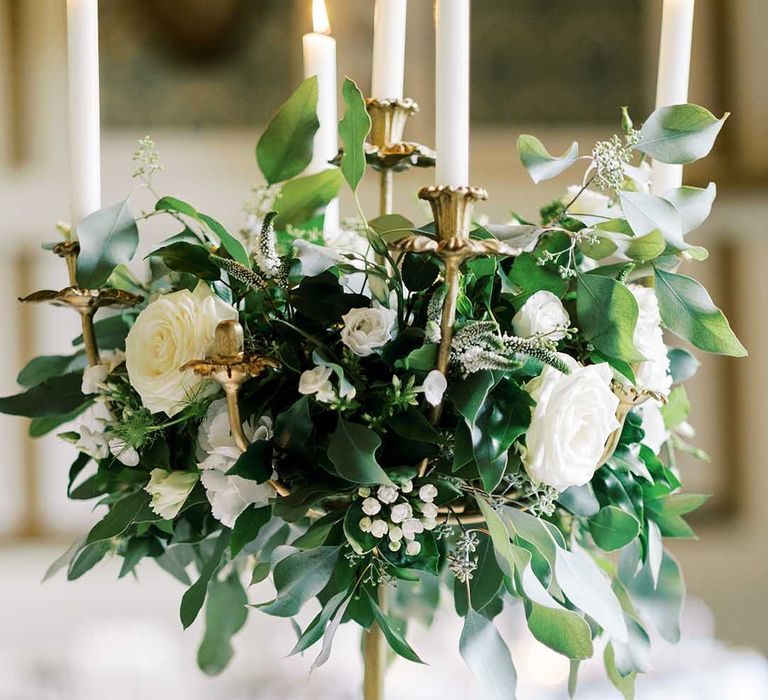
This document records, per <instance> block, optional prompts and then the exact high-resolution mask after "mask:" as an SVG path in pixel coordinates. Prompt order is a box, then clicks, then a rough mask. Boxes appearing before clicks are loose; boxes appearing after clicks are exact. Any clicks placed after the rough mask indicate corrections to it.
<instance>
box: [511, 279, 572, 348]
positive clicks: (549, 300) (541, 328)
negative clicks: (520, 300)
mask: <svg viewBox="0 0 768 700" xmlns="http://www.w3.org/2000/svg"><path fill="white" fill-rule="evenodd" d="M570 325H571V317H570V316H569V315H568V312H567V311H566V310H565V307H564V306H563V303H562V302H561V301H560V299H559V298H558V297H557V295H555V294H552V292H547V291H544V290H542V291H540V292H536V293H535V294H532V295H531V296H530V297H529V298H528V300H527V301H526V302H525V304H523V306H522V308H521V309H520V310H519V311H518V312H517V313H516V314H515V317H514V318H513V319H512V329H513V330H514V332H515V335H517V336H520V337H521V338H532V337H533V336H535V335H541V336H546V337H547V338H548V339H549V340H562V339H563V338H565V332H566V331H567V330H568V328H569V327H570Z"/></svg>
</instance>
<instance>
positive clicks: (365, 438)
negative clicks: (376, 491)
mask: <svg viewBox="0 0 768 700" xmlns="http://www.w3.org/2000/svg"><path fill="white" fill-rule="evenodd" d="M380 445H381V438H380V437H379V436H378V435H377V434H376V433H375V432H374V431H373V430H371V429H370V428H366V427H365V426H363V425H358V424H357V423H350V422H348V421H347V420H345V419H344V418H341V417H339V422H338V425H337V426H336V430H335V431H334V433H333V435H331V439H330V442H329V443H328V457H329V458H330V459H331V461H332V462H333V464H334V466H335V467H336V471H337V472H338V474H339V476H341V477H343V478H344V479H346V480H347V481H351V482H352V483H355V484H391V483H392V482H391V481H390V479H389V477H388V476H387V474H386V472H385V471H384V470H383V469H382V468H381V467H380V466H379V464H378V462H377V461H376V450H377V449H378V448H379V446H380Z"/></svg>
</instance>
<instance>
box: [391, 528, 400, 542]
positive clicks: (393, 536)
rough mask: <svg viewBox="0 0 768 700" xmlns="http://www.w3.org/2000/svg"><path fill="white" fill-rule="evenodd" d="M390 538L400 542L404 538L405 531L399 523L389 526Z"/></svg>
mask: <svg viewBox="0 0 768 700" xmlns="http://www.w3.org/2000/svg"><path fill="white" fill-rule="evenodd" d="M389 539H390V540H392V541H393V542H399V541H400V540H402V539H403V531H402V530H401V529H400V528H399V527H398V526H397V525H392V526H391V527H390V528H389Z"/></svg>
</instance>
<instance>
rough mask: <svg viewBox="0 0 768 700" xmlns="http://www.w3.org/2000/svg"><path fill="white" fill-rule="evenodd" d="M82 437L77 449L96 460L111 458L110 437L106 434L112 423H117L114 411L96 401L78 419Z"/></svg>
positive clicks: (78, 429)
mask: <svg viewBox="0 0 768 700" xmlns="http://www.w3.org/2000/svg"><path fill="white" fill-rule="evenodd" d="M78 420H79V421H80V425H79V426H78V428H77V432H78V434H79V435H80V437H79V438H78V440H77V442H76V443H75V447H76V448H77V449H78V450H79V451H80V452H84V453H85V454H87V455H90V456H91V457H93V458H94V459H97V460H99V459H106V458H107V457H109V453H110V450H109V439H110V438H109V435H108V434H107V433H106V432H105V431H106V428H107V426H108V425H109V424H110V423H114V422H115V417H114V416H113V415H112V411H110V410H109V407H108V406H107V405H106V404H105V403H104V402H103V401H96V402H94V403H93V405H91V406H90V407H89V408H87V409H86V410H85V411H84V412H83V414H82V415H81V416H80V417H79V419H78Z"/></svg>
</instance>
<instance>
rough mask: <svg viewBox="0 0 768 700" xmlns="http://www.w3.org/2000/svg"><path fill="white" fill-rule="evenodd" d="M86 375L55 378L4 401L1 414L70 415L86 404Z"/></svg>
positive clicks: (7, 397)
mask: <svg viewBox="0 0 768 700" xmlns="http://www.w3.org/2000/svg"><path fill="white" fill-rule="evenodd" d="M82 382H83V373H82V372H72V373H70V374H64V375H61V376H58V377H51V378H50V379H46V380H45V381H43V382H41V383H40V384H37V385H36V386H34V387H32V388H31V389H28V390H27V391H25V392H24V393H22V394H16V395H15V396H5V397H3V398H0V413H7V414H9V415H12V416H26V417H27V418H40V417H44V416H61V415H69V414H70V413H72V412H73V411H74V410H75V409H76V408H79V407H80V406H82V405H83V404H84V403H85V402H86V400H87V399H86V397H85V396H83V392H82V391H81V388H80V387H81V385H82Z"/></svg>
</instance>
